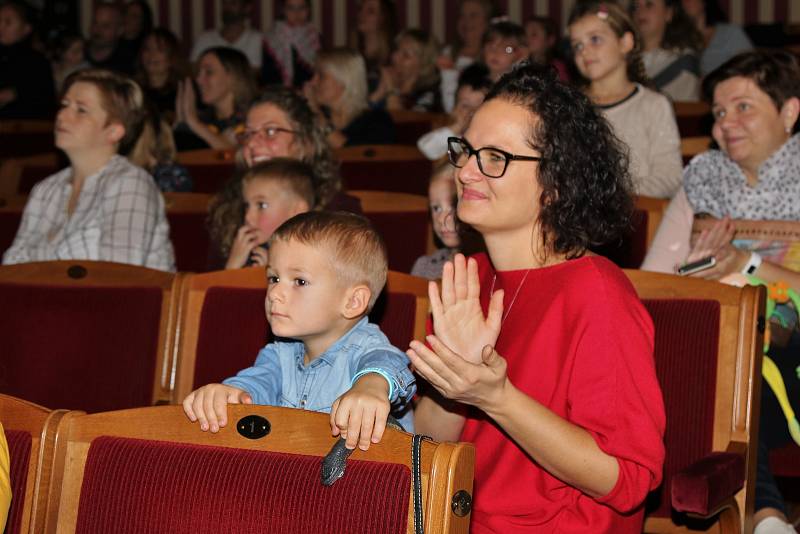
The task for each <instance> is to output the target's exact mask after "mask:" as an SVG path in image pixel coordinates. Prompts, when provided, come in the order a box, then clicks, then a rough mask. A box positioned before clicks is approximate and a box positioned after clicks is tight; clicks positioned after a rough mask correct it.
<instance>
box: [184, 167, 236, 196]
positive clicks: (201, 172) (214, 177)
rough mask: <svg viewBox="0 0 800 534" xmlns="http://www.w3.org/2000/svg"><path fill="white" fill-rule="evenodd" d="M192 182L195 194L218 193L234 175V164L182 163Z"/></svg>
mask: <svg viewBox="0 0 800 534" xmlns="http://www.w3.org/2000/svg"><path fill="white" fill-rule="evenodd" d="M184 167H186V170H188V171H189V176H191V177H192V182H194V192H195V193H211V194H215V193H218V192H219V191H220V190H221V189H222V186H223V184H225V182H227V181H228V180H230V179H231V176H233V174H234V170H235V167H234V163H233V161H230V163H225V164H220V163H207V164H202V163H184Z"/></svg>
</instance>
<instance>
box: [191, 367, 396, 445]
mask: <svg viewBox="0 0 800 534" xmlns="http://www.w3.org/2000/svg"><path fill="white" fill-rule="evenodd" d="M384 382H385V380H384ZM228 404H253V399H252V397H250V394H249V393H248V392H246V391H244V390H243V389H239V388H235V387H233V386H226V385H225V384H208V385H206V386H203V387H201V388H199V389H196V390H194V391H192V392H191V393H189V395H187V396H186V398H185V399H183V411H184V412H186V416H187V417H188V418H189V420H190V421H191V422H193V423H194V422H195V421H199V422H200V430H202V431H203V432H205V431H207V430H211V432H219V429H220V428H221V427H223V426H225V425H226V424H228Z"/></svg>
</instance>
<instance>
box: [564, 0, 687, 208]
mask: <svg viewBox="0 0 800 534" xmlns="http://www.w3.org/2000/svg"><path fill="white" fill-rule="evenodd" d="M568 31H569V36H570V42H571V43H572V49H573V51H574V57H575V64H576V65H577V67H578V70H579V71H580V73H581V75H582V76H583V77H584V78H585V79H586V82H585V83H584V84H583V85H584V87H583V90H584V92H585V93H586V95H587V96H588V97H589V98H590V99H591V101H592V103H594V104H595V106H597V108H598V109H599V110H600V111H601V113H602V114H603V115H604V116H605V118H606V119H607V120H608V121H609V123H610V124H611V126H612V128H613V129H614V133H615V134H616V136H617V137H618V138H619V139H620V140H622V141H623V142H624V143H625V144H626V145H627V146H628V147H629V149H630V154H629V156H630V160H629V161H630V174H631V177H632V178H633V182H634V188H635V192H636V193H637V194H640V195H646V196H650V197H657V198H672V195H674V194H675V192H676V191H677V190H678V188H679V187H680V184H681V169H682V167H683V163H682V160H681V140H680V134H679V133H678V125H677V123H676V121H675V112H674V111H673V109H672V104H671V103H670V101H669V100H668V99H667V97H665V96H664V95H662V94H660V93H657V92H655V91H651V90H650V89H648V88H647V87H645V85H643V84H645V83H647V82H646V76H645V74H644V67H643V65H642V46H641V41H640V40H639V36H638V33H637V31H636V28H635V27H634V25H633V22H632V21H631V19H630V17H629V16H628V15H627V14H626V13H625V11H623V9H622V8H620V7H619V6H618V5H616V4H613V3H610V2H605V1H602V0H600V1H597V0H588V1H584V2H580V3H578V4H576V5H575V7H574V8H573V10H572V13H571V14H570V17H569V28H568Z"/></svg>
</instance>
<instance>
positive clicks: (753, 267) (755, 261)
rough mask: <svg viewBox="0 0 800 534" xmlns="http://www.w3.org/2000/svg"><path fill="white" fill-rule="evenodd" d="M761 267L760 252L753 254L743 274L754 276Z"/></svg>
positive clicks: (743, 269)
mask: <svg viewBox="0 0 800 534" xmlns="http://www.w3.org/2000/svg"><path fill="white" fill-rule="evenodd" d="M760 265H761V254H759V253H758V252H751V253H750V258H749V259H748V260H747V263H746V264H745V265H744V267H743V268H742V274H754V273H755V272H756V271H757V270H758V267H759V266H760Z"/></svg>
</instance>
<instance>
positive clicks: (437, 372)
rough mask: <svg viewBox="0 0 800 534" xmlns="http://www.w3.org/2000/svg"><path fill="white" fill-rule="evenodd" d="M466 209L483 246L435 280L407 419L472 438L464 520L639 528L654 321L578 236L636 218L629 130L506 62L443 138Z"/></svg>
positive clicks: (650, 472) (659, 431) (651, 435)
mask: <svg viewBox="0 0 800 534" xmlns="http://www.w3.org/2000/svg"><path fill="white" fill-rule="evenodd" d="M449 159H450V162H451V163H452V164H453V166H454V167H456V169H455V178H456V189H457V196H458V208H457V213H458V217H459V219H460V220H461V221H462V222H463V223H466V224H469V225H470V226H472V227H473V228H475V229H476V230H477V231H478V232H480V233H481V235H482V237H483V239H484V241H485V243H486V248H487V251H488V253H487V254H479V255H477V256H476V257H471V258H469V259H468V260H467V259H465V258H464V257H463V256H461V255H456V257H455V258H454V261H453V262H448V263H447V264H446V265H445V267H444V270H443V275H442V285H441V292H440V291H439V288H438V286H437V285H436V284H435V283H431V291H430V296H431V307H432V311H433V334H434V335H431V336H428V337H427V341H428V345H425V344H423V343H422V342H420V341H413V342H412V343H411V348H410V350H409V351H408V353H409V357H410V358H411V361H412V362H413V364H414V366H415V368H416V370H417V372H418V373H419V374H420V375H421V376H422V377H423V378H425V379H426V380H427V381H428V383H429V384H430V386H432V387H429V388H427V391H426V392H424V393H423V396H422V398H421V399H420V401H419V403H418V404H417V407H416V410H415V425H416V430H417V432H420V433H423V434H428V435H431V436H433V437H434V439H437V440H448V441H455V440H463V441H470V442H473V443H474V444H475V445H476V451H477V457H476V462H475V493H474V507H473V512H472V530H471V531H472V532H473V533H476V534H480V533H484V532H504V533H515V532H526V533H529V532H614V533H633V532H641V529H642V522H643V513H644V508H643V502H644V499H645V497H646V495H647V493H648V492H649V491H650V490H652V489H654V488H655V487H657V486H658V484H659V482H660V479H661V472H662V471H661V470H662V463H663V460H664V445H663V441H662V438H663V433H664V426H665V416H664V406H663V400H662V397H661V391H660V388H659V385H658V381H657V379H656V374H655V366H654V361H653V325H652V322H651V320H650V318H649V316H648V314H647V312H646V311H645V309H644V307H643V306H642V304H641V302H640V301H639V299H638V297H637V296H636V293H635V291H634V289H633V287H632V286H631V284H630V282H629V281H628V279H627V278H626V277H625V275H624V274H623V273H622V271H620V269H618V268H617V267H616V266H615V265H613V264H612V263H611V262H610V261H608V260H607V259H605V258H602V257H599V256H595V255H593V254H592V253H590V252H589V251H588V250H589V248H590V247H594V246H597V245H600V244H601V243H605V242H608V241H609V240H613V239H616V238H617V236H619V235H620V234H621V232H623V231H624V229H625V228H626V227H627V225H628V224H629V217H630V213H631V197H630V187H631V184H630V177H629V175H628V171H627V169H628V165H627V158H626V156H625V150H624V148H623V147H622V146H621V145H620V144H619V141H617V140H616V138H615V137H614V135H613V134H612V132H611V129H610V127H609V126H608V124H607V123H606V122H605V121H604V120H603V119H602V117H601V116H600V115H599V113H598V112H597V110H596V109H595V107H594V106H593V105H592V104H591V102H590V101H589V100H588V98H586V96H584V95H583V94H581V93H580V92H579V91H578V90H576V89H574V88H571V87H569V86H567V85H565V84H563V83H561V82H559V81H558V80H557V73H556V72H555V70H553V69H549V68H547V67H540V66H537V65H525V66H522V67H519V68H517V69H515V70H514V71H512V72H511V73H509V74H507V75H505V76H504V77H503V78H501V79H500V81H499V82H498V83H497V84H496V85H495V86H494V87H493V89H492V90H491V91H490V93H489V94H488V96H487V97H486V101H485V102H484V104H483V105H482V106H481V107H480V108H478V110H477V111H476V112H475V115H474V116H473V118H472V121H471V123H470V125H469V127H468V128H467V130H466V131H465V132H464V135H463V138H451V139H449Z"/></svg>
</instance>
